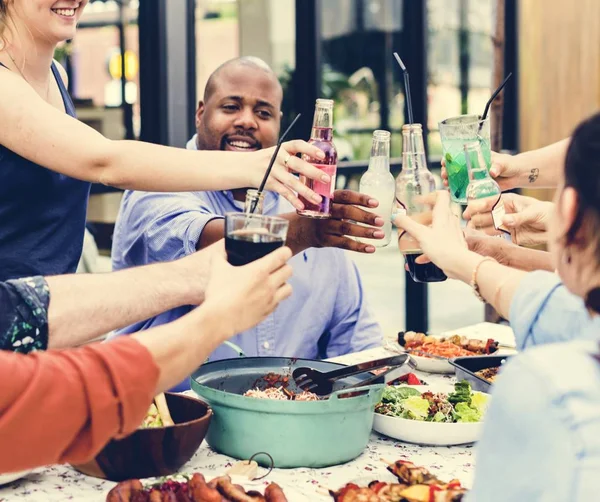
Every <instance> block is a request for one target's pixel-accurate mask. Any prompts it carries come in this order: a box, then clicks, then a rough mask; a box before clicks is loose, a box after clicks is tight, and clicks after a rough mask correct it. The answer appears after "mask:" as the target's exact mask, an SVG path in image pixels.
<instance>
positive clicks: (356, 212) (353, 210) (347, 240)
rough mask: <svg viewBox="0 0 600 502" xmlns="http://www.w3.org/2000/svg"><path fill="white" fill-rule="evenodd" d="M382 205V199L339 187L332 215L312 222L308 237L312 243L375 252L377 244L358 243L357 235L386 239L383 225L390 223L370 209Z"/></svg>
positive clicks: (334, 199)
mask: <svg viewBox="0 0 600 502" xmlns="http://www.w3.org/2000/svg"><path fill="white" fill-rule="evenodd" d="M378 205H379V202H378V201H377V200H376V199H374V198H373V197H370V196H369V195H366V194H361V193H358V192H354V191H352V190H336V191H335V192H334V194H333V200H332V204H331V217H330V218H327V219H322V220H320V219H314V220H310V222H309V225H310V230H311V232H310V235H309V237H308V238H309V240H310V242H311V246H312V247H336V248H341V249H348V250H350V251H357V252H359V253H374V252H375V247H374V246H372V245H371V244H365V243H362V242H358V241H357V240H355V239H354V238H355V237H358V238H360V237H363V238H368V239H383V238H384V236H385V232H384V230H383V229H382V228H381V227H383V226H384V225H385V223H386V222H385V221H384V219H383V218H382V217H380V216H378V215H377V214H375V213H374V212H372V211H370V210H369V209H374V208H376V207H377V206H378ZM362 208H366V209H362Z"/></svg>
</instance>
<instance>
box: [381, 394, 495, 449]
mask: <svg viewBox="0 0 600 502" xmlns="http://www.w3.org/2000/svg"><path fill="white" fill-rule="evenodd" d="M413 388H414V389H417V390H418V391H420V392H425V391H431V392H434V393H436V392H445V393H446V394H448V393H451V392H453V391H454V388H453V387H452V386H445V385H443V386H440V385H415V386H414V387H413ZM482 426H483V422H465V423H456V424H452V423H440V422H421V421H419V420H409V419H407V418H399V417H388V416H385V415H380V414H379V413H375V420H374V422H373V430H375V431H377V432H379V433H380V434H383V435H385V436H389V437H391V438H394V439H398V440H400V441H404V442H406V443H414V444H418V445H431V446H454V445H459V444H468V443H474V442H475V441H477V440H478V439H479V436H480V434H481V428H482Z"/></svg>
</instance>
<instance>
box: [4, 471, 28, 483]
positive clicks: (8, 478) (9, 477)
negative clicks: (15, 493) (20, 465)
mask: <svg viewBox="0 0 600 502" xmlns="http://www.w3.org/2000/svg"><path fill="white" fill-rule="evenodd" d="M30 472H31V471H21V472H11V473H10V474H0V486H1V485H6V484H8V483H12V482H13V481H16V480H17V479H21V478H22V477H25V476H27V474H29V473H30Z"/></svg>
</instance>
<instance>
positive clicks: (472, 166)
mask: <svg viewBox="0 0 600 502" xmlns="http://www.w3.org/2000/svg"><path fill="white" fill-rule="evenodd" d="M465 162H466V164H467V169H468V171H469V180H470V181H478V180H484V179H486V178H489V177H490V175H489V172H488V170H487V165H486V162H485V159H484V158H483V153H482V152H481V149H480V148H479V147H474V146H473V147H467V148H465Z"/></svg>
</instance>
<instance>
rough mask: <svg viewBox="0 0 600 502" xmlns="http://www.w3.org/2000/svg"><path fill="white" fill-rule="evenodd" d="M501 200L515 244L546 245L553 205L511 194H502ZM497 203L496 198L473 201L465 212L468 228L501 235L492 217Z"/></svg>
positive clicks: (505, 224)
mask: <svg viewBox="0 0 600 502" xmlns="http://www.w3.org/2000/svg"><path fill="white" fill-rule="evenodd" d="M502 201H503V203H504V210H505V211H506V215H505V216H504V218H503V219H502V223H503V225H504V226H505V227H506V228H508V229H509V230H510V233H511V237H512V241H513V242H514V243H515V244H517V245H519V246H534V245H538V244H543V243H545V242H547V231H548V222H549V220H550V215H551V213H552V208H553V204H552V203H551V202H545V201H540V200H538V199H535V198H533V197H526V196H524V195H518V194H512V193H506V194H502ZM495 203H496V199H495V198H491V197H490V198H487V199H479V200H474V201H472V202H470V203H469V205H468V206H467V209H466V210H465V212H464V213H463V218H464V219H465V220H468V224H467V226H468V227H469V228H473V229H477V230H482V231H483V232H485V233H487V234H490V235H498V234H499V232H498V231H497V230H496V229H495V228H494V224H493V221H492V215H491V209H492V206H493V205H494V204H495Z"/></svg>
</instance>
